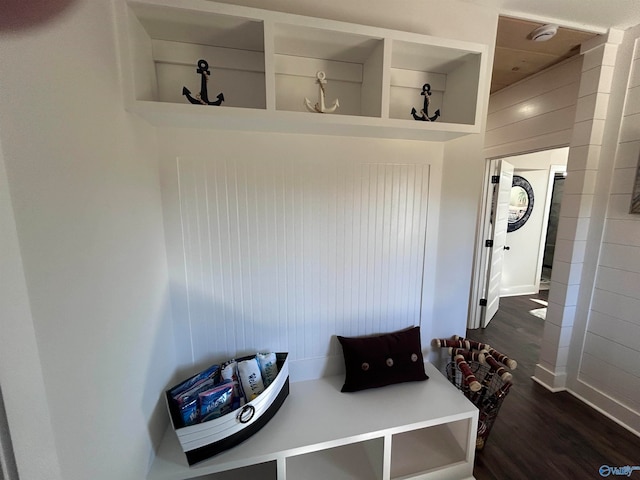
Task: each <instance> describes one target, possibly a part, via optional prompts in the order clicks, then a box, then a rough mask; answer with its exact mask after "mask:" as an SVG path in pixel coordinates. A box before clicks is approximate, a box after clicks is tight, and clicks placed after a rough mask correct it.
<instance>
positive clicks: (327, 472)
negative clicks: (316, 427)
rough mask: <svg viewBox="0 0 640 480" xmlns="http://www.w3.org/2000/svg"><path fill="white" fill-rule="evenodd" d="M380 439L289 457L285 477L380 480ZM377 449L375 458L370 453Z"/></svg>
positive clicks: (381, 440) (318, 479) (306, 479)
mask: <svg viewBox="0 0 640 480" xmlns="http://www.w3.org/2000/svg"><path fill="white" fill-rule="evenodd" d="M383 440H384V439H383V438H377V439H375V440H368V441H367V442H364V443H363V442H357V443H351V444H348V445H343V446H340V447H334V448H329V449H326V450H319V451H317V452H312V453H307V454H304V455H297V456H294V457H289V458H287V460H286V463H287V477H288V478H291V479H295V480H327V479H331V480H373V479H380V480H381V479H382V460H383V451H382V449H383ZM371 450H377V451H378V455H377V458H375V459H374V458H371V455H370V451H371Z"/></svg>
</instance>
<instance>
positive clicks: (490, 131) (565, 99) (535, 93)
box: [485, 55, 582, 158]
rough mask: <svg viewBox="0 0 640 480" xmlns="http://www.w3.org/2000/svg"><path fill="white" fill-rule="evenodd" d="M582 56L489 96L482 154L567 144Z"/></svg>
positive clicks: (511, 153)
mask: <svg viewBox="0 0 640 480" xmlns="http://www.w3.org/2000/svg"><path fill="white" fill-rule="evenodd" d="M581 69H582V56H581V55H578V56H576V57H574V58H572V59H570V60H567V61H566V62H564V63H561V64H559V65H557V66H554V67H552V68H549V69H547V70H544V71H543V72H541V73H539V74H537V75H535V76H533V77H530V78H528V79H526V80H524V81H522V82H519V83H517V84H515V85H512V86H510V87H507V88H505V89H503V90H500V91H499V92H496V93H495V94H493V95H491V99H490V101H489V114H488V116H487V132H486V134H485V156H486V157H487V158H496V157H503V156H507V155H514V154H518V153H527V152H532V151H536V150H543V149H548V148H554V147H562V146H567V145H569V142H570V140H571V134H572V132H573V124H574V121H575V116H576V103H577V99H578V90H579V85H580V74H581Z"/></svg>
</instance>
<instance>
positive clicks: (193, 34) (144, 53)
mask: <svg viewBox="0 0 640 480" xmlns="http://www.w3.org/2000/svg"><path fill="white" fill-rule="evenodd" d="M128 6H129V15H128V22H129V25H128V28H129V38H130V42H131V45H130V46H131V51H132V55H131V57H132V61H133V65H132V67H133V69H134V72H133V81H134V90H135V92H134V100H143V101H154V102H169V103H182V104H189V102H188V100H187V99H186V98H185V97H184V96H183V95H182V88H183V86H184V87H187V88H188V89H189V90H190V91H191V93H192V95H193V96H196V95H197V94H198V93H199V92H200V91H201V86H200V83H201V76H200V74H198V73H197V71H196V70H197V68H198V60H200V59H203V60H205V61H207V62H208V64H209V71H210V72H211V74H210V76H209V80H208V84H207V91H208V96H209V100H210V101H215V100H216V97H217V96H218V94H219V93H223V94H224V103H223V105H224V106H229V107H244V108H257V109H264V108H266V87H265V73H264V70H265V66H264V26H263V21H261V20H259V19H253V18H243V17H236V16H233V15H228V14H221V13H219V12H217V11H216V8H217V6H216V4H213V3H211V4H210V5H207V6H206V8H207V9H206V10H204V9H203V8H202V7H200V8H199V9H198V10H197V11H196V10H190V9H188V8H176V7H170V6H166V5H154V4H147V3H139V2H129V4H128ZM197 107H198V108H200V106H199V105H198V106H197ZM207 108H217V107H213V106H207Z"/></svg>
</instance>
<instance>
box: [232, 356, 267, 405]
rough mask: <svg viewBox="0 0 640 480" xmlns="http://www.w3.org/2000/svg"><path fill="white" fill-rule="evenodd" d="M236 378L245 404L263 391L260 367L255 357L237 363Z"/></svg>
mask: <svg viewBox="0 0 640 480" xmlns="http://www.w3.org/2000/svg"><path fill="white" fill-rule="evenodd" d="M238 376H239V377H240V384H241V385H242V389H243V390H244V394H245V397H246V399H247V402H250V401H251V400H253V399H254V398H256V397H257V396H258V395H260V394H261V393H262V392H263V391H264V383H263V382H262V375H261V373H260V366H259V365H258V360H257V359H256V358H255V357H253V358H250V359H249V360H243V361H241V362H238Z"/></svg>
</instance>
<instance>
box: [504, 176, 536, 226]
mask: <svg viewBox="0 0 640 480" xmlns="http://www.w3.org/2000/svg"><path fill="white" fill-rule="evenodd" d="M532 210H533V188H532V187H531V184H530V183H529V181H528V180H527V179H526V178H524V177H521V176H520V175H514V176H513V183H512V184H511V199H510V201H509V219H508V220H507V232H513V231H515V230H518V229H519V228H520V227H522V226H523V225H524V224H525V223H527V220H529V217H530V216H531V211H532Z"/></svg>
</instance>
